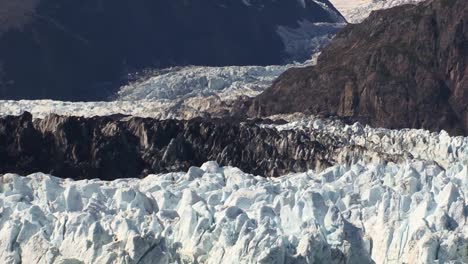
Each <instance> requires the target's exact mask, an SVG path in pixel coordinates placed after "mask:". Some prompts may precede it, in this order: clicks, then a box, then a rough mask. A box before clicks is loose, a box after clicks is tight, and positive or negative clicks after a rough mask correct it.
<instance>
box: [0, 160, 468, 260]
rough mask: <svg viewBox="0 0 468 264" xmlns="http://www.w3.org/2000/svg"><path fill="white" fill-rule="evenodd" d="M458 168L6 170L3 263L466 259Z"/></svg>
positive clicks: (464, 187)
mask: <svg viewBox="0 0 468 264" xmlns="http://www.w3.org/2000/svg"><path fill="white" fill-rule="evenodd" d="M467 191H468V172H467V167H466V165H461V164H458V163H453V164H450V166H449V167H448V168H446V169H445V170H443V169H441V168H440V167H439V166H437V165H435V164H433V163H430V162H424V161H417V162H406V163H404V164H394V163H388V164H387V165H369V164H361V163H359V164H355V165H353V166H344V165H337V166H333V167H331V168H329V169H327V170H325V171H323V172H321V173H314V172H313V171H309V172H307V173H300V174H291V175H287V176H284V177H280V178H273V179H272V178H263V177H255V176H252V175H249V174H245V173H244V172H242V171H240V170H239V169H237V168H234V167H219V166H218V164H217V163H216V162H207V163H205V164H203V166H201V168H198V167H192V168H190V169H189V170H188V172H186V173H185V172H180V173H169V174H163V175H149V176H148V177H146V178H144V179H120V180H116V181H112V182H104V181H100V180H84V181H72V180H62V179H59V178H55V177H52V176H49V175H45V174H41V173H37V174H32V175H29V176H27V177H23V176H18V175H15V174H6V175H4V176H2V177H1V183H0V205H1V206H0V208H1V209H0V210H1V212H0V213H1V215H2V217H1V218H0V248H1V249H2V250H0V262H2V263H20V262H23V263H82V262H84V263H175V262H177V263H467V262H468V248H467V246H466V245H467V244H468V241H467V239H468V225H467V223H466V220H467V219H466V218H467V209H468V207H467V205H466V199H467V197H466V195H467Z"/></svg>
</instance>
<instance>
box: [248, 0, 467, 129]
mask: <svg viewBox="0 0 468 264" xmlns="http://www.w3.org/2000/svg"><path fill="white" fill-rule="evenodd" d="M467 64H468V5H467V2H466V0H429V1H425V2H422V3H420V4H419V5H404V6H399V7H396V8H392V9H388V10H381V11H377V12H374V13H372V14H371V16H370V17H369V18H367V19H366V20H365V21H364V22H363V23H361V24H357V25H348V26H347V27H345V28H344V29H343V30H342V31H341V32H340V33H339V34H338V35H337V36H336V37H335V38H334V40H333V41H332V43H331V44H330V45H329V46H327V47H326V48H325V49H324V50H323V52H322V54H321V55H320V56H319V58H318V63H317V65H316V66H311V67H305V68H293V69H290V70H288V71H286V72H285V73H284V74H283V75H281V76H280V77H279V78H278V79H277V80H276V81H275V83H274V84H273V86H272V87H270V88H269V89H267V90H266V91H265V92H263V93H262V94H261V95H259V96H258V97H257V98H255V99H254V100H252V101H250V102H249V103H247V105H248V107H247V108H249V111H250V114H251V115H253V116H269V115H272V114H281V113H293V112H310V113H313V114H318V113H322V114H325V115H337V116H340V117H346V118H349V119H351V120H353V121H360V122H364V123H367V124H370V125H372V126H373V127H386V128H424V129H428V130H432V131H439V130H441V129H444V130H446V131H449V132H450V133H451V134H453V135H459V134H464V135H467V133H468V111H467V109H468V108H467V104H466V102H467V101H468V80H467V76H468V67H467Z"/></svg>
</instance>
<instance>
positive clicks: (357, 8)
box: [330, 0, 424, 23]
mask: <svg viewBox="0 0 468 264" xmlns="http://www.w3.org/2000/svg"><path fill="white" fill-rule="evenodd" d="M421 1H424V0H331V1H330V2H332V4H333V5H334V6H335V7H336V9H338V11H340V13H341V14H343V16H344V17H345V18H346V20H348V22H350V23H359V22H361V21H362V20H364V19H365V18H367V17H368V16H369V14H370V13H371V12H372V11H374V10H379V9H386V8H391V7H394V6H399V5H404V4H415V3H419V2H421Z"/></svg>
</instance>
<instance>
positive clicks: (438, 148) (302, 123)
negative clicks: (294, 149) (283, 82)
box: [262, 114, 468, 168]
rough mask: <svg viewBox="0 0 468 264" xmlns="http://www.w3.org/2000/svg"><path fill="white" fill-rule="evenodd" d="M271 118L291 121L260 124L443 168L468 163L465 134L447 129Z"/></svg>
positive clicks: (295, 116)
mask: <svg viewBox="0 0 468 264" xmlns="http://www.w3.org/2000/svg"><path fill="white" fill-rule="evenodd" d="M270 118H272V119H278V118H280V119H283V120H288V121H290V122H288V123H286V124H284V125H262V126H268V127H274V128H276V129H278V130H297V129H302V130H308V129H315V130H320V131H322V133H324V134H328V135H331V136H333V137H335V138H337V139H339V141H340V142H343V144H346V145H354V146H362V147H365V148H367V149H370V150H374V151H376V152H381V153H387V154H392V155H393V154H400V155H403V156H405V157H407V158H408V159H418V160H426V161H434V162H436V163H437V164H439V165H440V166H441V167H442V168H448V167H450V165H451V164H453V163H463V164H468V137H462V136H458V137H451V136H450V135H449V134H448V133H447V132H445V131H441V132H430V131H427V130H424V129H399V130H398V129H386V128H373V127H370V126H367V125H366V126H363V125H362V124H360V123H355V124H353V125H347V124H344V123H342V122H340V121H337V120H329V119H320V118H315V117H313V116H306V115H303V114H293V115H278V116H272V117H270Z"/></svg>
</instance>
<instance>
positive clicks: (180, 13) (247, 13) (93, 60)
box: [0, 0, 344, 100]
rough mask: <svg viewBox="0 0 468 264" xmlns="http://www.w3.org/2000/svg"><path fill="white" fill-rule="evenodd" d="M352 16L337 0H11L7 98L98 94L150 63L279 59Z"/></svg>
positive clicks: (6, 22)
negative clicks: (338, 6)
mask: <svg viewBox="0 0 468 264" xmlns="http://www.w3.org/2000/svg"><path fill="white" fill-rule="evenodd" d="M316 22H324V23H325V24H323V23H322V24H317V25H316V24H314V23H316ZM343 22H344V19H343V17H342V16H341V15H340V14H339V12H338V11H336V9H335V8H334V7H333V6H332V5H331V4H330V3H329V2H328V0H320V1H313V0H305V1H288V0H280V1H270V0H269V1H247V0H244V1H241V0H238V1H225V0H213V1H205V0H203V1H201V0H197V1H184V0H158V1H150V0H134V1H128V0H104V1H56V0H22V1H1V2H0V98H2V99H5V98H10V99H39V98H40V99H42V98H48V99H51V98H52V99H62V100H98V99H102V98H104V97H105V96H107V95H109V94H110V93H111V92H112V91H114V90H115V89H116V88H118V87H119V86H120V85H121V84H122V83H123V82H124V81H125V78H126V76H127V73H133V72H136V71H139V70H141V69H145V68H162V67H169V66H174V65H216V66H221V65H223V66H224V65H266V64H279V63H283V62H285V61H287V60H289V59H298V58H297V57H296V55H297V54H294V53H295V51H296V50H297V49H299V50H300V51H303V50H308V51H309V53H307V52H305V53H304V52H301V54H300V55H301V56H304V55H306V56H310V54H311V53H310V52H311V50H313V49H314V47H315V48H317V47H316V46H314V45H316V44H319V43H322V42H321V41H320V39H321V38H322V37H323V38H326V39H328V37H329V36H328V34H333V33H335V32H336V30H337V29H338V28H337V27H334V26H333V25H330V24H327V23H343ZM316 37H317V38H318V39H315V38H316ZM314 43H315V44H314Z"/></svg>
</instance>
